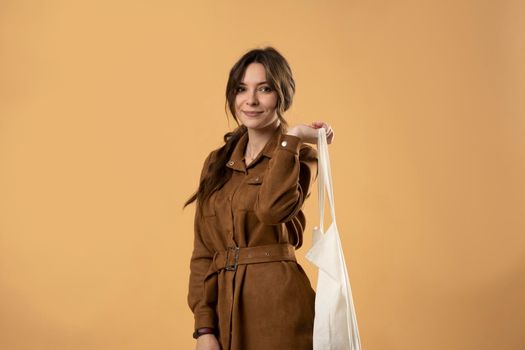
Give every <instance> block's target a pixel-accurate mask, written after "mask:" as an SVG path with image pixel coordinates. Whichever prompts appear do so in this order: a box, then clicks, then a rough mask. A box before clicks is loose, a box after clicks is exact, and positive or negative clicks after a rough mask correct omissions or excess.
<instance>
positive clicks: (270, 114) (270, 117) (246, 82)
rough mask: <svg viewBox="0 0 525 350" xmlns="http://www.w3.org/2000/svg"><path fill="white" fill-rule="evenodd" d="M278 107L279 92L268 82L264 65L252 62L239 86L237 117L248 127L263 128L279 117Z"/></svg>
mask: <svg viewBox="0 0 525 350" xmlns="http://www.w3.org/2000/svg"><path fill="white" fill-rule="evenodd" d="M276 107H277V92H276V91H275V90H273V89H272V88H271V87H270V84H268V83H267V82H266V70H265V69H264V66H263V65H262V64H261V63H258V62H254V63H251V64H250V65H248V67H246V71H245V73H244V77H243V78H242V81H241V83H240V84H239V86H238V87H237V95H236V96H235V112H236V116H237V118H239V121H240V122H241V123H242V124H243V125H245V126H246V127H247V128H251V129H262V128H264V127H266V126H268V125H270V124H273V123H274V122H276V120H277V119H278V116H277V113H276Z"/></svg>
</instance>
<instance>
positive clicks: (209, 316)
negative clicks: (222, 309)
mask: <svg viewBox="0 0 525 350" xmlns="http://www.w3.org/2000/svg"><path fill="white" fill-rule="evenodd" d="M215 327H216V325H215V316H214V313H213V312H210V313H205V314H200V315H195V327H194V328H195V329H199V328H215Z"/></svg>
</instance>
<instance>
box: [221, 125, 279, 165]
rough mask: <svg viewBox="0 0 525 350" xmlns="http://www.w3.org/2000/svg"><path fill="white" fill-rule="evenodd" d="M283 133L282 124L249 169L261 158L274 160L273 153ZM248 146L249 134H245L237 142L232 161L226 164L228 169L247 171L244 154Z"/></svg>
mask: <svg viewBox="0 0 525 350" xmlns="http://www.w3.org/2000/svg"><path fill="white" fill-rule="evenodd" d="M282 133H283V126H282V124H279V126H278V127H277V128H276V129H275V130H274V132H273V134H272V136H270V139H269V140H268V141H267V142H266V145H264V147H263V149H262V151H261V152H260V153H259V154H258V155H257V156H256V157H255V159H254V160H253V161H252V162H251V163H250V165H248V168H251V167H252V166H253V165H255V164H256V163H257V162H259V159H260V158H261V156H265V157H268V158H272V155H273V152H274V150H275V147H276V146H277V143H278V142H279V139H280V137H281V134H282ZM247 144H248V132H246V133H244V134H243V135H242V136H241V138H240V139H239V141H237V144H236V145H235V148H234V149H233V152H232V155H231V157H230V160H229V161H228V162H227V163H226V166H227V167H229V168H232V169H234V170H240V171H245V170H246V168H247V167H246V163H245V162H244V152H245V150H246V145H247Z"/></svg>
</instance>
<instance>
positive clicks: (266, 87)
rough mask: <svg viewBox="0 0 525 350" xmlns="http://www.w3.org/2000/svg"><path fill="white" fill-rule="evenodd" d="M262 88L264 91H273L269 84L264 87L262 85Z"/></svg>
mask: <svg viewBox="0 0 525 350" xmlns="http://www.w3.org/2000/svg"><path fill="white" fill-rule="evenodd" d="M261 90H262V91H264V92H270V91H272V88H271V87H269V86H263V87H261Z"/></svg>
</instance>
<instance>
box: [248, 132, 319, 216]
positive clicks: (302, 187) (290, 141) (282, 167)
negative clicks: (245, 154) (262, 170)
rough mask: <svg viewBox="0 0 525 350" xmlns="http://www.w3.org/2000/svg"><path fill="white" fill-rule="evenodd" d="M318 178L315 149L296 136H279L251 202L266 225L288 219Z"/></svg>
mask: <svg viewBox="0 0 525 350" xmlns="http://www.w3.org/2000/svg"><path fill="white" fill-rule="evenodd" d="M316 178H317V150H316V149H315V148H313V147H311V146H309V145H306V144H302V139H301V138H300V137H298V136H295V135H288V134H281V135H279V139H278V144H277V146H276V148H275V152H274V154H273V155H272V158H271V159H270V161H269V165H268V169H267V170H266V174H265V176H264V180H263V181H262V184H261V187H260V189H259V192H258V194H257V199H256V201H255V205H254V211H255V214H256V215H257V217H258V219H259V220H260V221H261V222H263V223H265V224H267V225H277V224H279V223H283V222H287V221H289V220H291V219H292V218H294V217H295V215H297V213H298V212H299V210H301V208H302V206H303V203H304V201H305V199H306V198H308V196H309V195H310V191H311V185H312V184H313V182H314V181H315V180H316Z"/></svg>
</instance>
